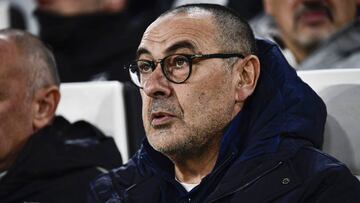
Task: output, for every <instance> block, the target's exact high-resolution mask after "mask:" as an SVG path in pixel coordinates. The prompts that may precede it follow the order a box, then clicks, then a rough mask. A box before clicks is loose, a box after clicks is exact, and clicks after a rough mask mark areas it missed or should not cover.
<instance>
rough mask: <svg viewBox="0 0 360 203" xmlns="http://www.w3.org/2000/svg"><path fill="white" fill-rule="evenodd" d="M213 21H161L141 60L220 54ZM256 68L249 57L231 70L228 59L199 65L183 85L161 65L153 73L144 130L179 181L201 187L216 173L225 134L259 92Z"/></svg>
mask: <svg viewBox="0 0 360 203" xmlns="http://www.w3.org/2000/svg"><path fill="white" fill-rule="evenodd" d="M209 19H212V17H211V15H210V14H209V13H206V12H195V13H193V14H184V13H181V14H176V15H173V14H168V15H166V16H164V17H161V18H159V19H158V20H156V21H155V22H154V23H153V24H152V25H150V26H149V28H148V29H147V30H146V31H145V33H144V36H143V38H142V41H141V43H140V46H139V49H138V50H139V51H138V58H139V59H147V60H157V59H162V58H163V57H165V56H167V55H169V54H174V53H183V54H209V53H219V52H221V50H220V49H219V48H218V47H219V46H218V44H217V43H216V41H215V37H214V33H216V28H215V26H214V25H213V23H212V21H211V20H209ZM253 63H255V65H253ZM256 63H257V64H256ZM254 66H257V67H255V68H254ZM244 69H246V70H249V72H251V73H247V71H244ZM255 69H256V70H255ZM258 69H259V64H258V59H257V58H256V57H255V56H249V57H248V58H246V59H244V60H241V59H239V60H238V61H237V62H236V63H235V65H234V67H233V68H232V69H231V68H230V67H229V65H228V64H227V63H226V62H225V61H224V59H207V60H201V61H197V62H195V63H193V70H192V74H191V76H190V78H189V79H188V80H187V81H186V82H185V83H183V84H174V83H171V82H169V81H168V80H167V79H166V78H165V76H164V75H163V73H162V71H161V68H160V65H158V66H157V68H156V69H155V70H154V72H153V73H151V76H150V77H149V80H148V81H146V82H145V84H144V87H143V89H142V90H141V96H142V100H143V121H144V127H145V131H146V134H147V138H148V141H149V143H150V144H151V146H152V147H153V148H154V149H155V150H158V151H159V152H161V153H163V154H165V155H166V156H168V157H169V158H170V159H171V160H172V161H173V162H174V164H175V173H176V176H177V178H178V179H179V180H180V181H183V182H188V183H198V182H200V181H201V178H203V177H204V176H206V175H207V174H208V173H209V172H210V171H211V170H212V168H213V167H214V165H215V161H216V158H217V155H218V151H219V147H220V140H221V136H222V133H223V131H224V129H225V127H226V125H227V124H228V123H229V122H230V121H231V120H232V118H233V117H234V116H235V115H236V114H237V113H238V112H239V111H240V109H241V107H242V104H243V102H244V100H245V99H246V97H247V96H248V95H250V94H251V93H252V91H253V89H254V88H255V85H256V80H257V77H258V72H256V71H258ZM244 72H246V74H243V73H244Z"/></svg>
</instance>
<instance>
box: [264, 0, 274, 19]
mask: <svg viewBox="0 0 360 203" xmlns="http://www.w3.org/2000/svg"><path fill="white" fill-rule="evenodd" d="M271 1H272V0H263V5H264V10H265V13H266V14H268V15H270V16H272V14H273V8H272V6H271V5H272V4H271V3H272V2H271Z"/></svg>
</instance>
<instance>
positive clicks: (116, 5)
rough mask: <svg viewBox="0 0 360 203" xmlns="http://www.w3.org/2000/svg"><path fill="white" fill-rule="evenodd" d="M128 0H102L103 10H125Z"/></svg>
mask: <svg viewBox="0 0 360 203" xmlns="http://www.w3.org/2000/svg"><path fill="white" fill-rule="evenodd" d="M127 1H128V0H104V2H103V10H104V11H106V12H110V13H113V12H121V11H123V10H125V8H126V6H127Z"/></svg>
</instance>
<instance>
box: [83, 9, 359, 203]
mask: <svg viewBox="0 0 360 203" xmlns="http://www.w3.org/2000/svg"><path fill="white" fill-rule="evenodd" d="M129 73H130V76H131V78H132V81H133V83H134V84H136V85H137V86H138V87H139V88H140V92H141V97H142V102H143V114H142V116H143V122H144V123H143V124H144V127H145V131H146V139H145V140H144V142H143V144H142V147H141V149H140V150H139V151H138V152H137V154H136V155H135V156H133V157H132V159H131V160H130V161H129V162H128V163H127V164H126V165H124V166H122V167H119V168H116V169H114V170H111V171H110V172H109V173H107V174H103V175H100V176H99V177H98V178H97V179H96V180H95V181H94V182H92V184H91V191H90V194H89V201H88V202H89V203H92V202H98V203H99V202H247V203H251V202H261V203H264V202H272V203H275V202H276V203H289V202H304V203H305V202H306V203H309V202H317V203H329V202H339V203H340V202H351V203H355V202H359V201H360V182H359V181H358V180H357V179H356V178H355V177H354V176H353V175H352V174H351V172H350V171H349V169H348V168H347V167H346V166H345V165H344V164H342V163H340V162H339V161H337V160H336V159H334V158H332V157H330V156H329V155H327V154H324V153H322V152H321V151H319V150H318V149H319V148H321V145H322V142H323V131H324V123H325V119H326V108H325V105H324V103H323V101H322V100H321V99H320V97H319V96H318V95H316V93H315V92H314V91H313V90H312V89H311V88H310V87H309V86H308V85H306V84H305V83H303V82H302V80H301V79H300V78H299V77H297V75H296V72H295V70H293V69H292V68H291V67H290V66H289V64H288V63H287V61H286V60H285V59H284V57H283V55H282V54H281V52H280V50H279V49H278V48H277V46H276V45H275V44H272V43H270V42H268V41H264V40H255V38H254V35H253V33H252V30H251V29H250V27H249V25H248V24H247V23H246V21H244V20H242V19H241V18H240V17H239V16H238V15H237V14H236V13H235V12H233V11H231V10H228V9H227V8H225V7H222V6H219V5H212V4H195V5H185V6H182V7H178V8H175V9H173V10H170V11H168V12H166V13H164V14H162V15H161V16H160V17H159V18H157V20H155V21H154V22H153V23H152V24H151V25H150V26H149V27H148V28H147V29H146V31H145V33H144V35H143V37H142V40H141V43H140V45H139V48H138V50H137V60H136V61H135V62H134V63H133V64H132V65H131V66H130V67H129Z"/></svg>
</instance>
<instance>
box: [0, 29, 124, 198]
mask: <svg viewBox="0 0 360 203" xmlns="http://www.w3.org/2000/svg"><path fill="white" fill-rule="evenodd" d="M59 84H60V83H59V78H58V75H57V70H56V65H55V61H54V57H53V55H52V53H51V52H50V51H49V50H48V49H47V48H46V47H45V46H44V45H43V44H42V42H41V41H40V40H39V39H37V38H36V37H34V36H33V35H31V34H29V33H26V32H23V31H20V30H14V29H5V30H0V202H1V203H14V202H59V203H60V202H62V203H63V202H76V203H79V202H85V201H86V194H87V192H88V182H89V180H90V179H93V178H94V177H95V176H97V175H98V174H100V173H102V172H103V171H105V170H106V169H109V168H113V167H115V166H118V165H120V164H121V162H122V161H121V156H120V153H119V151H118V150H117V148H116V145H115V143H114V141H113V139H112V138H107V137H105V136H104V135H103V134H102V133H101V132H100V131H99V130H98V129H97V128H95V127H94V126H92V125H90V124H89V123H86V122H85V121H79V122H76V123H74V124H70V123H69V122H68V121H67V120H65V119H64V118H62V117H58V116H57V117H55V116H54V114H55V111H56V108H57V105H58V102H59V100H60V92H59Z"/></svg>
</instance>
